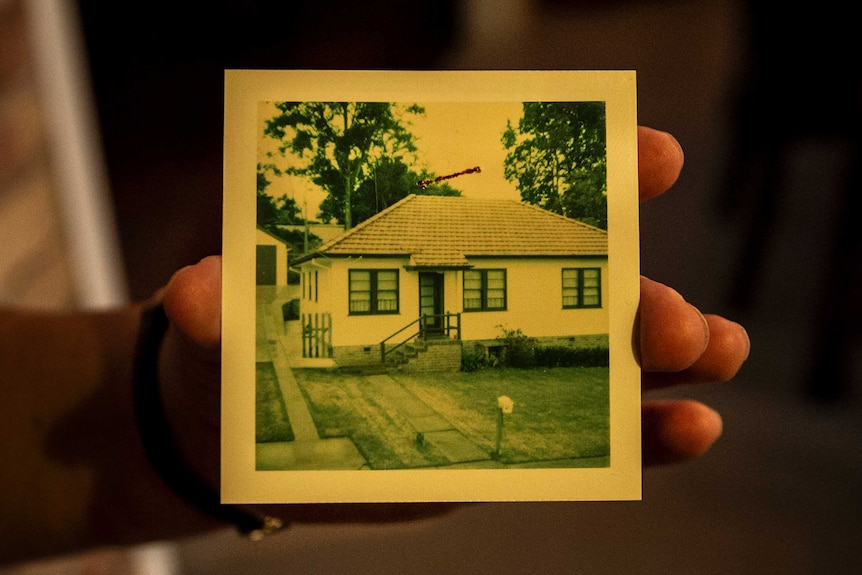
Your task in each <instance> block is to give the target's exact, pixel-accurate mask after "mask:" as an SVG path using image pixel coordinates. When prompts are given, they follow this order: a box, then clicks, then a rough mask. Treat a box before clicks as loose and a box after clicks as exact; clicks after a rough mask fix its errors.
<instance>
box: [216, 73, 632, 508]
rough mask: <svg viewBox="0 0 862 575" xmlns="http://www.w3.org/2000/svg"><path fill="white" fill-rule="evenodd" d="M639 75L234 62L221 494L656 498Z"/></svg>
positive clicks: (243, 498)
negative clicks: (643, 366)
mask: <svg viewBox="0 0 862 575" xmlns="http://www.w3.org/2000/svg"><path fill="white" fill-rule="evenodd" d="M634 79H635V78H634V73H632V72H346V71H328V72H323V71H296V72H291V71H278V72H276V71H272V72H262V71H229V72H227V73H226V93H225V192H224V193H225V211H224V232H225V233H224V251H223V256H224V260H223V261H224V272H223V277H224V280H223V284H224V285H223V319H222V321H223V352H222V353H223V417H224V425H223V436H222V444H223V447H222V485H223V492H222V495H223V499H224V500H225V502H235V503H240V502H374V501H381V502H382V501H476V500H578V499H638V498H640V411H639V409H640V374H639V370H638V368H637V364H636V362H635V360H634V354H633V350H632V346H631V337H632V335H631V334H632V328H633V324H634V317H635V313H636V309H637V298H638V254H637V250H638V231H637V214H638V212H637V141H636V114H635V108H636V105H635V82H634ZM252 198H254V199H252Z"/></svg>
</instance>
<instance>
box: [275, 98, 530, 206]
mask: <svg viewBox="0 0 862 575" xmlns="http://www.w3.org/2000/svg"><path fill="white" fill-rule="evenodd" d="M409 103H410V104H412V103H413V102H409ZM416 103H418V104H419V105H420V106H422V107H424V108H425V115H424V116H410V115H408V118H409V122H410V125H409V126H408V129H409V130H410V132H412V133H413V135H414V136H415V138H416V146H417V148H418V151H417V158H418V162H419V166H418V167H425V168H426V169H427V170H428V171H429V172H431V173H434V174H436V175H437V176H443V175H447V174H452V173H455V172H460V171H461V170H465V169H467V168H473V167H476V166H479V167H480V168H481V172H480V173H473V174H466V175H462V176H459V177H457V178H453V179H451V180H447V182H448V183H449V184H450V185H451V186H452V187H454V188H456V189H458V190H461V192H462V195H464V196H466V197H471V198H501V199H502V198H505V199H513V200H518V199H520V196H519V194H518V191H517V189H516V188H515V185H514V184H513V183H511V182H508V181H506V179H505V178H504V177H503V160H504V158H505V157H506V150H505V149H504V148H503V144H502V143H501V137H502V135H503V130H505V128H506V122H507V121H508V120H511V121H512V124H514V125H517V122H518V119H519V118H520V117H521V110H522V105H521V103H520V102H454V103H451V102H445V103H439V102H435V103H427V102H416ZM275 113H276V109H275V107H274V106H272V105H271V104H265V103H262V104H261V106H260V108H259V125H260V129H261V131H262V130H263V122H264V120H266V119H269V118H272V117H273V116H274V115H275ZM276 148H277V143H276V142H275V140H273V139H272V138H261V140H260V142H259V149H258V161H260V162H267V161H269V162H272V161H273V160H267V159H266V157H265V154H266V152H267V151H275V153H276V156H275V158H274V160H275V162H274V163H276V164H277V165H279V166H281V167H284V166H286V165H287V162H286V161H285V160H284V159H282V158H280V157H278V152H277V149H276ZM417 171H418V170H417ZM270 179H272V180H273V182H272V185H270V187H269V188H268V189H267V192H269V193H270V194H271V195H273V196H274V197H280V196H282V195H283V194H287V195H288V196H289V197H291V198H293V199H294V200H296V202H297V204H298V205H299V206H300V207H302V206H303V205H305V206H307V209H308V211H307V212H306V217H308V218H310V219H315V217H316V213H317V207H318V205H319V204H320V202H321V201H322V200H323V198H324V197H325V192H323V191H322V190H321V189H320V188H318V187H317V186H314V185H313V184H311V183H310V182H307V181H305V180H304V179H302V178H296V177H287V176H285V177H282V178H270Z"/></svg>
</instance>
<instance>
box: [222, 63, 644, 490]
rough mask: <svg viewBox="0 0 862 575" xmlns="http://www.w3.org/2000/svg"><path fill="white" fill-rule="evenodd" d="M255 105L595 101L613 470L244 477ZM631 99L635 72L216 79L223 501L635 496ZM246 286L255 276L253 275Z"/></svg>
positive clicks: (247, 467)
mask: <svg viewBox="0 0 862 575" xmlns="http://www.w3.org/2000/svg"><path fill="white" fill-rule="evenodd" d="M262 101H298V102H300V101H386V102H408V101H425V102H459V101H484V102H493V101H500V102H529V101H560V102H569V101H572V102H575V101H604V102H605V105H606V109H605V112H606V122H607V187H608V244H609V246H608V272H609V290H610V292H609V300H610V303H609V305H610V307H609V315H610V334H609V343H610V350H611V353H610V361H611V365H610V374H611V377H610V466H609V467H602V468H582V469H421V470H416V469H404V470H386V471H373V470H355V471H257V470H256V469H255V429H254V421H255V370H254V365H255V285H254V281H253V278H254V277H255V252H254V250H255V247H254V246H255V232H256V203H255V194H254V186H255V181H256V171H255V170H256V161H257V145H258V139H259V138H258V134H257V130H258V121H257V120H258V119H257V114H258V103H259V102H262ZM638 213H639V212H638V175H637V101H636V86H635V73H634V72H633V71H515V72H513V71H471V72H460V71H457V72H456V71H451V72H448V71H447V72H380V71H313V70H309V71H258V70H255V71H250V70H228V71H226V72H225V140H224V236H223V238H224V239H223V242H224V245H223V252H222V255H223V279H222V290H223V291H222V302H223V304H222V450H221V496H222V501H223V502H224V503H336V502H344V503H347V502H353V503H359V502H430V501H575V500H580V501H584V500H593V501H599V500H639V499H640V498H641V469H642V468H641V422H640V416H641V412H640V406H641V388H640V369H639V367H638V365H637V362H636V360H635V357H634V352H633V349H632V329H633V326H634V322H635V315H636V312H637V306H638V301H639V285H640V284H639V264H640V261H639V231H638ZM250 278H252V279H250Z"/></svg>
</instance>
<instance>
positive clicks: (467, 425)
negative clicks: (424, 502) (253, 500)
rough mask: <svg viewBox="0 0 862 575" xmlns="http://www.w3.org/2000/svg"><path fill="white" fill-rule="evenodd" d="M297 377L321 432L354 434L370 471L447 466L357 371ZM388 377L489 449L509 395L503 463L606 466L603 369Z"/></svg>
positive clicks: (326, 434)
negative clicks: (500, 402) (499, 405)
mask: <svg viewBox="0 0 862 575" xmlns="http://www.w3.org/2000/svg"><path fill="white" fill-rule="evenodd" d="M295 375H296V377H297V380H298V381H299V383H300V387H301V388H302V390H303V393H304V394H305V396H306V399H307V401H308V402H309V406H310V408H311V413H312V417H313V418H314V420H315V422H316V423H317V427H318V431H319V433H320V435H321V437H336V436H349V437H351V438H352V439H353V441H354V443H355V444H356V446H357V447H358V448H359V450H360V452H362V454H363V455H364V456H365V457H366V459H367V460H368V462H369V465H370V466H371V467H372V468H373V469H398V468H413V467H426V466H439V465H445V464H446V463H447V460H446V458H445V457H444V456H443V455H442V454H441V453H437V452H436V451H435V450H434V448H433V447H432V446H429V445H427V444H425V445H417V443H416V442H415V441H414V438H415V430H413V429H412V428H411V427H410V424H409V422H407V421H406V420H405V419H404V418H403V417H402V416H401V415H400V414H399V413H398V406H397V405H390V404H388V403H387V401H386V400H385V398H381V397H378V396H376V395H375V394H374V393H372V390H371V386H370V385H369V384H368V382H367V381H366V380H365V379H364V378H363V377H362V376H357V375H345V374H341V373H337V372H332V371H324V370H310V369H305V370H296V371H295ZM393 377H394V378H395V379H396V380H397V381H398V382H399V383H400V384H401V385H403V386H404V388H405V389H407V390H409V391H410V392H412V393H413V394H414V395H416V396H417V397H418V398H420V399H421V400H422V401H424V402H425V403H426V404H427V405H428V406H429V407H431V408H432V409H434V410H435V411H436V412H437V413H438V414H440V415H441V416H442V417H444V418H445V419H446V420H448V421H449V422H450V423H451V424H452V425H453V427H455V428H456V429H458V430H459V431H460V432H461V433H462V434H463V435H464V436H465V437H467V438H468V439H470V440H471V441H472V442H473V443H474V444H476V445H477V446H478V447H479V448H480V449H483V450H485V451H487V452H488V453H489V454H491V453H493V452H494V451H495V449H496V433H497V428H496V413H497V411H496V409H497V408H496V406H497V398H498V397H499V396H501V395H506V396H508V397H510V398H511V399H512V400H514V402H515V407H514V411H513V413H511V414H507V415H505V417H504V435H503V441H502V449H501V453H500V456H499V460H500V461H501V462H503V463H510V464H529V463H530V462H537V461H544V462H548V463H547V465H548V466H549V467H554V466H556V465H558V464H559V465H571V464H572V462H571V460H572V459H584V460H586V459H587V458H597V459H595V460H593V461H592V463H590V464H591V465H605V464H607V456H608V454H609V445H610V438H609V400H608V369H607V368H554V369H508V368H495V369H485V370H479V371H476V372H471V373H460V372H459V373H452V374H445V375H440V374H410V375H408V374H400V373H396V374H393ZM555 461H556V462H559V463H555Z"/></svg>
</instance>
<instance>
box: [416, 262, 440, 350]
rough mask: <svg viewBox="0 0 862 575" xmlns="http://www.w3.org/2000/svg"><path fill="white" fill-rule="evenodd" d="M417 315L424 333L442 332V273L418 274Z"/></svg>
mask: <svg viewBox="0 0 862 575" xmlns="http://www.w3.org/2000/svg"><path fill="white" fill-rule="evenodd" d="M419 316H420V317H422V318H423V320H422V325H423V326H424V329H423V332H424V334H425V335H435V334H442V333H443V325H444V324H443V274H441V273H437V272H422V273H420V274H419Z"/></svg>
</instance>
